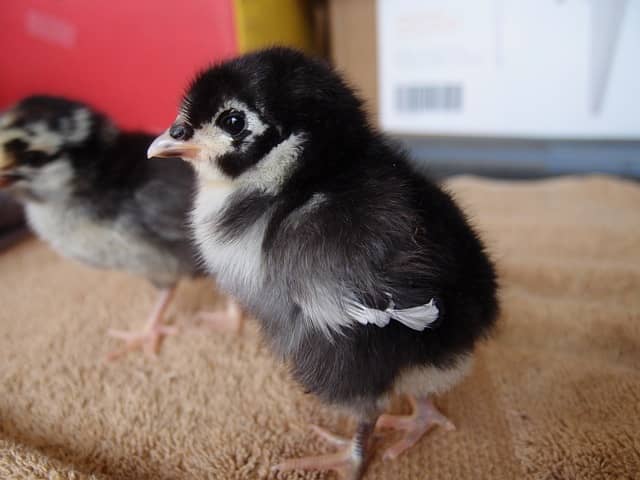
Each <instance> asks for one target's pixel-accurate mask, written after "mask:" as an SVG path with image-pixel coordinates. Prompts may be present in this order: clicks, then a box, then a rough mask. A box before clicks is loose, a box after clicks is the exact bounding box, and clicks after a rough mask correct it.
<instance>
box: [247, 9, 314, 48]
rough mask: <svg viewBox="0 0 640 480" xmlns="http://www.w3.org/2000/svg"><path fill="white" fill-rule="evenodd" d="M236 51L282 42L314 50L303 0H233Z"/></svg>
mask: <svg viewBox="0 0 640 480" xmlns="http://www.w3.org/2000/svg"><path fill="white" fill-rule="evenodd" d="M234 11H235V26H236V33H237V36H238V49H239V53H247V52H250V51H252V50H258V49H260V48H264V47H270V46H274V45H286V46H289V47H295V48H298V49H300V50H303V51H305V52H307V53H316V52H315V45H314V37H313V28H312V16H311V9H310V8H309V2H307V1H305V0H234Z"/></svg>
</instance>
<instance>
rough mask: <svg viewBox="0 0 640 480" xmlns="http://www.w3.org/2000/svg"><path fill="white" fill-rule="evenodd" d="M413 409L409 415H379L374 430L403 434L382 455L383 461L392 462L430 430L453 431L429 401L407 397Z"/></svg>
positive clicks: (447, 420)
mask: <svg viewBox="0 0 640 480" xmlns="http://www.w3.org/2000/svg"><path fill="white" fill-rule="evenodd" d="M409 402H410V403H411V406H412V407H413V412H412V413H411V414H410V415H389V414H384V415H380V418H378V422H377V423H376V429H385V428H391V429H393V430H400V431H402V432H403V435H402V437H401V438H400V440H398V441H397V442H396V443H394V444H393V445H391V446H390V447H389V448H388V449H387V450H386V451H385V453H384V455H383V457H382V459H383V460H394V459H396V458H397V457H398V456H399V455H400V454H401V453H403V452H404V451H405V450H408V449H409V448H411V447H413V446H414V445H415V444H416V443H417V442H418V440H420V439H421V438H422V436H423V435H424V434H425V433H427V432H428V431H429V430H430V429H431V428H433V427H435V426H437V425H439V426H441V427H443V428H444V429H445V430H455V428H456V427H455V426H454V425H453V423H452V422H451V421H450V420H449V419H448V418H447V417H445V416H444V415H443V414H442V413H440V412H439V411H438V409H437V408H436V406H435V405H434V404H433V402H432V401H431V399H429V398H427V397H421V398H415V397H413V396H409Z"/></svg>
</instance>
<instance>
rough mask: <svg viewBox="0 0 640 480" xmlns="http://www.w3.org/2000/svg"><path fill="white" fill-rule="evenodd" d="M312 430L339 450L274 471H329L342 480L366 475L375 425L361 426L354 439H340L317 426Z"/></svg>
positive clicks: (289, 462)
mask: <svg viewBox="0 0 640 480" xmlns="http://www.w3.org/2000/svg"><path fill="white" fill-rule="evenodd" d="M311 428H312V430H313V431H314V433H316V434H317V435H318V436H319V437H321V438H322V439H324V440H325V441H326V442H327V443H330V444H332V445H335V446H336V447H338V450H337V451H336V452H335V453H328V454H326V455H318V456H315V457H303V458H292V459H289V460H285V461H284V462H282V463H279V464H278V465H275V466H274V467H272V470H277V471H284V470H323V471H326V470H329V471H333V472H336V473H337V474H338V478H340V479H342V480H358V479H360V478H361V477H362V474H363V473H364V467H365V461H366V453H367V450H368V446H369V438H370V436H371V433H372V431H373V424H364V423H362V424H360V425H359V426H358V430H357V432H356V435H355V436H354V438H353V439H347V438H343V437H339V436H337V435H334V434H333V433H331V432H328V431H327V430H325V429H323V428H321V427H318V426H317V425H312V426H311Z"/></svg>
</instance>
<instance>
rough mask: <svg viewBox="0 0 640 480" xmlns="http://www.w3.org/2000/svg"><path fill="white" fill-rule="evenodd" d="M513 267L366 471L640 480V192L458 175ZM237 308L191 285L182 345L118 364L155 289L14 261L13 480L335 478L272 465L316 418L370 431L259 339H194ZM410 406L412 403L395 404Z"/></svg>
mask: <svg viewBox="0 0 640 480" xmlns="http://www.w3.org/2000/svg"><path fill="white" fill-rule="evenodd" d="M448 186H449V188H450V189H451V191H453V192H454V193H455V195H456V197H457V198H458V199H459V200H460V202H461V203H462V204H463V205H464V206H465V207H466V208H467V210H468V211H469V213H470V216H471V218H472V220H473V222H474V223H475V224H476V225H477V227H478V228H479V230H480V231H481V232H482V233H483V234H484V237H485V238H486V240H487V243H488V245H489V246H490V249H491V252H492V254H493V256H494V257H495V259H496V261H497V263H498V268H499V272H500V275H501V284H502V291H501V299H502V304H503V307H502V316H501V320H500V327H499V329H498V330H497V332H496V334H495V336H494V338H493V339H492V340H490V341H488V342H486V343H485V344H484V345H483V346H482V348H480V350H479V353H478V358H477V362H476V365H475V369H474V371H473V373H472V375H471V376H470V377H469V378H468V379H467V380H465V381H464V382H463V383H462V384H461V385H459V386H458V387H457V388H455V389H454V390H453V391H451V392H449V393H448V394H446V395H444V396H443V397H441V398H440V399H439V400H438V403H439V404H440V406H441V407H442V409H443V410H444V411H445V412H446V413H447V414H448V415H449V417H450V418H451V419H452V420H453V421H454V422H455V423H456V425H457V427H458V429H457V430H456V431H455V432H445V431H442V430H434V431H432V432H431V433H430V434H428V435H427V436H426V437H425V438H423V439H422V440H421V441H420V443H419V444H418V445H417V446H416V447H415V448H414V449H413V450H411V451H410V452H408V453H407V454H405V455H403V456H402V457H400V458H399V459H398V460H397V461H395V462H393V463H383V462H382V461H381V459H380V455H379V453H378V454H377V455H376V456H375V457H374V458H373V460H372V462H371V464H370V468H369V470H368V472H367V474H366V476H365V478H367V479H434V480H435V479H438V480H447V479H452V480H461V479H473V480H479V479H521V478H532V479H605V478H612V479H632V478H640V187H639V186H638V185H636V184H633V183H631V182H625V181H620V180H614V179H611V178H606V177H591V178H584V179H581V178H568V179H559V180H550V181H544V182H522V183H520V182H497V181H486V180H479V179H474V178H457V179H454V180H452V181H450V182H449V184H448ZM219 300H220V299H216V298H215V296H214V294H213V286H212V285H211V284H210V283H209V282H207V281H199V282H191V283H185V284H183V285H181V287H180V289H179V292H178V295H177V301H176V303H175V304H174V305H173V307H172V308H171V311H170V312H171V314H170V315H171V318H172V319H173V321H174V323H175V324H176V325H178V326H179V327H180V328H181V329H182V330H183V331H184V334H183V335H181V336H178V337H172V338H169V339H168V340H167V341H166V342H165V343H164V345H163V348H162V351H161V353H160V356H159V357H158V358H157V359H156V360H150V359H148V358H145V357H144V356H143V355H136V354H132V355H130V356H128V357H126V358H125V359H124V360H122V361H120V362H118V363H116V364H104V363H103V362H102V359H103V357H104V356H105V354H106V353H107V352H108V351H109V350H111V349H113V348H115V347H116V346H117V343H116V342H115V341H114V340H112V339H107V338H106V337H105V332H106V330H107V328H109V327H116V328H129V327H131V326H141V325H142V323H143V322H144V319H145V316H146V314H147V313H148V311H149V309H150V308H151V305H152V303H153V301H154V291H153V289H152V287H150V286H149V285H147V284H146V283H145V282H144V281H143V280H140V279H137V278H132V277H129V276H127V275H125V274H122V273H117V272H106V273H105V272H99V271H95V270H92V269H90V268H87V267H84V266H82V265H78V264H75V263H73V262H70V261H67V260H63V259H62V258H60V257H58V256H57V255H55V254H54V253H52V252H51V251H50V250H49V249H48V248H47V247H46V246H45V245H43V244H42V243H40V242H38V241H36V240H30V241H27V242H24V243H22V244H20V245H18V246H16V247H14V248H12V249H10V250H9V251H7V252H6V253H5V254H2V255H0V478H3V479H4V478H20V479H22V478H46V479H56V480H60V479H81V478H100V479H182V478H185V479H190V478H193V479H196V478H197V479H202V478H219V479H236V478H249V479H251V478H316V479H318V478H329V476H328V475H323V474H318V473H313V474H304V473H302V472H300V473H297V472H289V473H280V474H278V476H277V477H276V476H275V475H273V474H271V473H270V470H269V467H270V466H271V465H273V464H275V463H277V462H278V461H280V460H282V459H283V458H285V457H291V456H299V455H304V454H311V453H317V452H319V451H326V450H327V448H328V447H327V446H326V445H323V444H322V442H321V441H320V440H318V439H316V438H314V436H313V435H312V433H311V432H310V431H309V429H308V424H309V423H310V422H314V423H319V424H321V425H323V426H325V427H328V428H329V429H332V430H335V431H337V432H341V433H347V434H349V433H351V431H352V428H353V425H352V424H351V423H350V422H349V421H346V420H345V419H343V418H341V417H340V416H339V415H338V414H336V413H334V412H332V411H330V410H329V409H327V408H325V407H323V406H322V405H320V404H319V403H318V402H317V401H316V400H314V399H313V398H312V397H310V396H308V395H305V394H303V393H302V392H301V391H300V389H299V388H298V387H296V386H295V385H294V384H293V383H292V382H291V380H290V378H289V376H288V374H287V372H286V370H285V368H283V367H282V366H280V365H279V364H278V363H277V362H276V361H275V360H274V359H273V358H272V356H271V355H270V353H269V351H268V350H267V349H266V348H265V347H264V346H263V345H262V344H261V342H260V337H259V335H258V332H257V328H256V327H255V325H253V324H250V325H249V326H248V327H247V328H246V330H245V332H244V334H243V335H241V336H240V337H234V336H232V335H221V334H215V333H211V332H202V331H199V330H196V329H194V328H192V327H193V326H194V324H193V322H191V320H190V319H191V317H192V316H193V313H194V312H195V311H197V310H198V309H202V308H214V307H215V306H216V303H219ZM395 408H396V409H400V410H402V409H406V405H404V404H403V403H402V402H398V404H397V405H396V406H395Z"/></svg>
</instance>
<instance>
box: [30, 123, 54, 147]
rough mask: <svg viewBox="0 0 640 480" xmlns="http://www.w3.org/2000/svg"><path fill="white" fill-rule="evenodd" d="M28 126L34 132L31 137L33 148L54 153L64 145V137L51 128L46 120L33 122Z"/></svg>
mask: <svg viewBox="0 0 640 480" xmlns="http://www.w3.org/2000/svg"><path fill="white" fill-rule="evenodd" d="M28 128H29V129H30V130H32V131H33V132H34V135H33V136H30V137H29V146H30V148H31V149H33V150H39V151H42V152H46V153H49V154H53V153H55V152H57V151H58V150H59V149H60V147H61V146H62V137H60V135H57V134H55V133H53V132H52V131H51V130H49V128H48V127H47V124H46V123H45V122H36V123H32V124H30V125H29V126H28Z"/></svg>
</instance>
